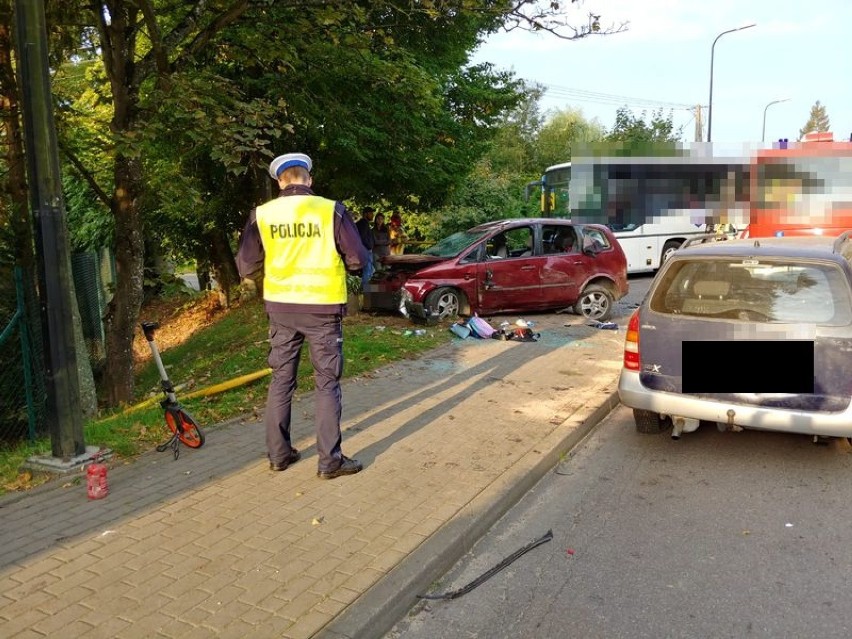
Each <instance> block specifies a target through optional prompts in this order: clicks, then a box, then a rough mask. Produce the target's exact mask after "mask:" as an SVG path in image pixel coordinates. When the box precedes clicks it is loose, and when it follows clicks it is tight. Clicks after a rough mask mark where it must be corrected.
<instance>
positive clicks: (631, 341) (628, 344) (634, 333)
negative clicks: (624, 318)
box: [624, 309, 639, 371]
mask: <svg viewBox="0 0 852 639" xmlns="http://www.w3.org/2000/svg"><path fill="white" fill-rule="evenodd" d="M624 368H626V369H628V370H631V371H638V370H639V310H638V309H637V310H635V311H633V315H631V316H630V321H629V322H628V323H627V336H626V337H625V338H624Z"/></svg>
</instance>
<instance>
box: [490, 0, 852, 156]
mask: <svg viewBox="0 0 852 639" xmlns="http://www.w3.org/2000/svg"><path fill="white" fill-rule="evenodd" d="M565 4H567V0H565ZM578 4H579V6H576V5H575V6H573V7H572V8H571V9H570V10H569V14H568V15H569V20H570V21H571V22H572V23H573V24H582V23H585V22H587V21H588V15H589V13H594V14H599V15H600V22H601V25H602V26H603V27H606V26H609V25H611V24H619V23H621V22H629V24H628V25H627V29H628V30H627V31H626V32H624V33H620V34H616V35H609V36H604V37H590V38H585V39H582V40H578V41H565V40H560V39H558V38H556V37H555V36H552V35H549V34H532V33H528V32H521V31H513V32H510V33H499V34H496V35H494V36H491V37H490V38H489V39H488V40H487V41H486V42H485V43H484V44H483V45H482V46H481V47H480V48H479V49H478V50H477V52H476V54H475V56H474V61H475V62H484V61H487V62H491V63H493V64H494V65H495V66H497V67H498V68H500V69H510V70H513V71H514V72H515V73H516V75H518V76H519V77H522V78H526V79H529V80H533V81H536V82H539V83H542V84H544V85H547V87H548V91H547V93H546V94H545V97H544V99H543V100H542V103H541V106H542V108H544V109H545V110H547V109H556V108H558V109H565V108H579V109H580V110H582V112H583V114H584V115H585V116H586V117H587V118H589V119H594V118H596V119H597V120H598V121H599V122H600V123H601V124H602V125H604V126H606V127H611V126H612V125H613V123H614V121H615V112H616V110H617V109H618V107H619V106H621V105H624V104H627V105H628V106H629V107H630V108H631V109H632V110H633V111H634V112H635V113H636V114H637V115H638V114H640V113H641V111H642V110H643V109H646V110H648V111H650V110H653V109H655V108H657V106H663V108H664V110H665V111H664V112H665V113H666V114H668V109H669V108H670V107H669V106H668V104H673V105H678V106H676V107H675V109H674V111H673V112H672V114H673V116H674V122H675V125H676V126H680V125H683V139H684V141H685V142H690V141H692V140H694V139H695V119H694V110H691V109H690V106H693V105H697V104H701V105H704V139H705V140H706V136H707V105H708V103H709V94H710V58H711V48H712V45H713V40H714V39H715V38H716V36H717V35H719V34H720V33H721V32H723V31H727V30H728V29H735V28H737V27H741V26H744V25H746V24H750V23H756V26H754V27H752V28H749V29H745V30H743V31H737V32H735V33H728V34H726V35H723V36H722V37H721V38H719V40H718V42H717V44H716V47H715V55H714V56H713V59H714V65H713V66H714V72H713V116H712V127H713V128H712V139H713V147H714V150H715V151H716V152H720V151H722V150H723V149H725V150H731V151H733V149H735V148H750V147H753V146H756V145H760V141H761V134H762V129H763V121H764V110H765V109H766V134H765V137H766V144H767V145H768V144H770V143H771V142H772V141H774V140H777V139H778V138H783V137H786V138H789V139H790V140H794V139H796V138H797V137H798V134H799V129H800V128H802V126H803V125H804V124H805V122H806V121H807V118H808V115H809V114H810V109H811V107H812V106H813V104H814V103H815V102H816V101H817V100H819V101H820V102H821V104H823V105H824V106H825V107H826V110H827V113H828V116H829V119H830V121H831V129H832V131H833V132H834V136H835V139H846V140H848V139H849V136H850V134H852V0H807V1H806V0H584V1H582V2H580V3H578ZM591 94H595V95H591ZM601 94H603V95H601ZM622 98H623V99H622ZM784 98H789V101H788V102H782V103H778V104H774V105H772V106H769V107H768V109H767V108H766V107H767V105H768V104H769V103H770V102H772V101H773V100H779V99H784ZM657 102H660V103H667V104H659V105H658V104H657Z"/></svg>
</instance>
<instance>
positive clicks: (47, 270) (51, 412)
mask: <svg viewBox="0 0 852 639" xmlns="http://www.w3.org/2000/svg"><path fill="white" fill-rule="evenodd" d="M15 15H16V30H15V34H16V39H17V46H18V59H19V61H20V64H19V67H18V69H19V71H18V72H19V76H20V86H21V87H22V93H23V94H22V100H21V102H22V107H23V108H22V109H21V111H22V113H23V115H24V134H25V137H24V142H25V148H26V155H27V174H28V176H29V185H30V205H31V207H32V213H33V216H34V218H35V222H36V229H35V235H36V254H37V255H38V266H39V276H38V280H39V281H38V288H39V300H40V304H41V318H42V332H43V334H44V344H45V354H44V357H45V368H46V371H45V372H46V380H45V382H46V390H47V407H46V408H47V410H46V415H47V422H48V424H49V427H50V440H51V450H52V452H53V456H54V457H55V458H58V459H62V460H70V459H71V458H73V457H75V456H81V455H84V454H85V453H86V446H85V443H84V441H83V415H82V411H81V409H80V383H79V378H78V375H77V353H76V350H75V344H74V331H73V307H72V299H71V291H72V290H73V289H72V287H71V282H72V280H71V260H70V257H69V253H68V229H67V227H66V222H65V201H64V199H63V197H62V182H61V176H60V171H59V158H58V144H57V141H56V123H55V121H54V118H53V100H52V99H51V91H50V76H49V74H48V69H49V67H48V58H47V27H46V21H45V15H44V2H43V0H15Z"/></svg>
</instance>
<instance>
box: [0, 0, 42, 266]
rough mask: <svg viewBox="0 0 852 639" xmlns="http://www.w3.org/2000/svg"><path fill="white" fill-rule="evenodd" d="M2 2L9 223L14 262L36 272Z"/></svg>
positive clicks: (1, 99) (0, 69) (0, 110)
mask: <svg viewBox="0 0 852 639" xmlns="http://www.w3.org/2000/svg"><path fill="white" fill-rule="evenodd" d="M0 4H2V9H0V117H2V127H3V137H4V140H5V147H6V148H5V156H6V179H5V183H6V184H5V187H6V192H7V193H8V194H9V199H10V204H11V206H10V211H9V213H10V219H9V220H2V219H0V223H5V222H8V224H9V226H10V228H11V229H12V234H13V236H14V238H15V243H14V244H15V247H14V250H15V261H16V263H17V264H19V265H20V266H22V267H23V268H24V269H25V270H27V271H28V272H30V273H33V272H35V250H34V248H33V243H34V238H33V223H32V220H31V219H30V214H29V212H30V207H29V195H28V193H27V174H26V164H25V161H24V141H23V132H22V130H21V121H20V116H21V113H20V105H19V103H18V83H17V79H16V77H15V71H14V69H13V68H12V39H11V34H10V30H9V25H10V24H12V15H11V4H10V3H7V2H3V3H0Z"/></svg>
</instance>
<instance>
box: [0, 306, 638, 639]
mask: <svg viewBox="0 0 852 639" xmlns="http://www.w3.org/2000/svg"><path fill="white" fill-rule="evenodd" d="M510 319H514V318H510ZM532 319H535V320H536V321H537V324H536V327H535V330H537V331H540V332H541V335H542V337H541V340H540V341H538V342H534V343H515V342H499V341H496V340H464V341H462V340H457V341H455V342H453V343H451V344H449V345H447V346H446V347H443V348H442V349H439V350H438V351H436V352H433V353H431V354H430V355H429V356H428V357H427V358H424V359H419V360H412V361H408V362H403V363H398V364H395V365H392V366H388V367H386V368H384V369H382V370H380V371H377V372H376V373H374V374H371V375H370V376H365V377H361V378H358V379H354V380H350V381H347V382H346V383H345V385H344V391H343V392H344V416H343V417H344V422H343V428H344V444H343V447H344V448H343V449H344V452H345V453H346V454H347V455H349V456H351V457H355V458H357V459H359V460H360V461H361V462H362V463H363V464H364V471H363V472H361V473H360V474H358V475H354V476H350V477H341V478H338V479H335V480H332V481H321V480H318V479H317V478H316V455H315V450H314V436H313V404H312V398H311V396H310V395H305V396H303V397H302V398H301V399H300V400H299V401H297V402H296V403H295V404H294V432H293V436H294V443H295V445H296V446H297V447H298V448H299V449H300V450H301V451H302V461H300V462H299V463H298V464H295V465H294V466H292V467H291V468H289V469H288V470H287V471H285V472H282V473H273V472H271V471H269V470H268V468H267V463H266V460H265V446H264V436H263V427H262V424H261V423H260V422H258V421H248V422H246V421H235V422H231V423H228V424H222V425H218V426H216V427H213V428H210V429H208V432H207V435H208V436H207V443H206V444H205V446H204V447H203V448H201V449H199V450H196V451H192V450H189V449H186V448H184V449H182V452H181V456H180V458H179V459H178V460H173V458H172V456H171V453H170V452H165V453H156V452H151V453H146V454H145V455H143V456H142V457H141V458H139V459H138V460H136V461H135V462H133V463H130V464H126V465H121V466H118V467H114V468H111V470H110V474H109V480H110V494H109V496H108V497H107V498H106V499H104V500H98V501H90V500H88V499H87V498H86V490H85V483H84V482H83V483H77V484H75V483H73V482H70V481H68V480H67V479H65V480H61V481H56V482H52V484H50V485H49V486H47V487H43V488H42V489H39V490H36V491H34V492H33V493H32V494H25V495H21V496H18V495H13V496H7V497H5V498H2V499H0V522H1V523H0V593H2V594H0V636H2V637H53V636H62V637H63V638H71V637H78V636H80V637H82V636H85V637H89V638H94V637H110V638H112V637H125V638H132V637H212V636H215V637H261V638H265V637H270V638H271V637H292V638H300V639H301V638H305V637H314V636H317V637H368V636H381V635H382V634H383V633H384V632H385V631H386V630H387V629H389V628H390V626H391V625H392V624H393V622H394V621H395V620H396V619H397V618H398V616H399V615H400V614H404V612H405V610H406V609H407V608H408V607H410V606H411V605H412V604H413V603H414V596H415V595H416V593H417V592H418V591H422V589H424V588H425V587H426V586H427V585H428V583H429V582H431V581H432V580H433V579H435V578H436V577H438V576H439V575H440V574H442V572H443V571H444V570H446V569H447V568H448V567H449V566H450V565H452V563H453V562H454V561H455V560H456V559H457V558H458V557H459V556H461V554H463V553H464V552H465V551H466V550H467V549H468V548H469V547H470V546H472V544H473V543H474V542H475V541H476V538H477V536H478V535H481V534H482V533H483V532H484V530H487V528H488V526H490V525H491V523H493V522H494V521H496V519H497V518H499V516H500V515H502V514H503V512H505V510H506V509H508V508H509V507H510V506H511V505H512V504H513V503H514V502H515V501H517V499H518V498H520V496H521V495H522V494H523V492H525V491H526V490H528V489H529V487H531V485H532V483H534V482H535V481H536V480H537V479H538V478H540V477H541V476H542V475H543V474H544V473H545V472H547V471H548V469H550V468H552V467H553V466H554V464H556V463H558V460H559V457H560V455H563V454H564V453H565V452H566V451H567V449H568V448H570V446H571V445H573V444H574V443H576V441H577V440H578V439H579V438H580V437H581V436H582V435H583V434H584V433H585V432H586V431H587V430H588V429H589V428H590V427H591V426H592V425H593V424H594V423H595V422H596V421H597V420H599V419H600V418H602V416H604V415H605V414H606V413H607V412H608V411H609V410H610V409H611V408H612V407H613V406H614V405H615V399H614V398H615V389H616V382H617V377H618V372H619V370H620V367H621V349H622V344H623V339H624V332H623V329H622V330H618V331H609V330H598V329H595V328H590V327H588V326H586V325H585V323H584V322H583V321H582V320H581V318H579V317H577V316H573V315H559V314H555V315H546V316H539V317H534V318H532ZM616 319H617V320H618V321H619V323H620V324H622V325H623V324H624V322H625V321H626V313H621V315H620V316H619V317H617V318H616ZM539 320H540V321H539ZM566 323H567V324H569V325H566ZM412 339H416V336H414V337H412Z"/></svg>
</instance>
